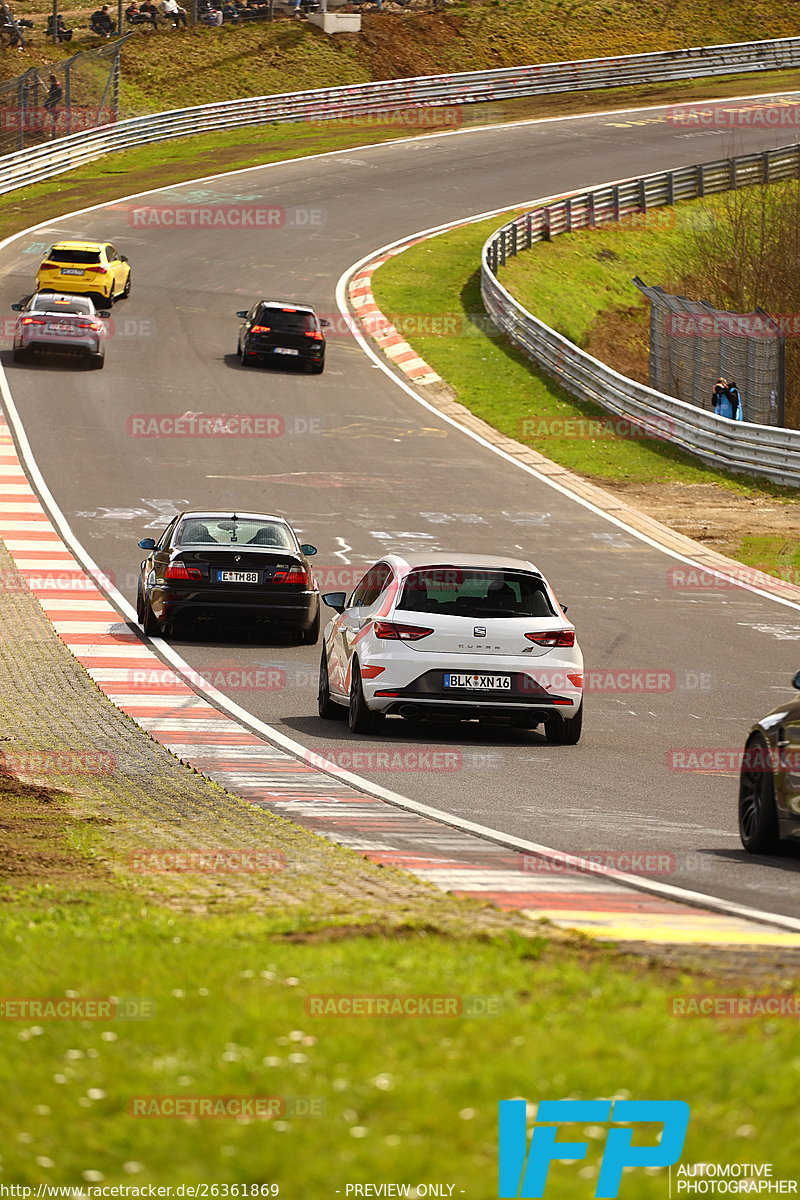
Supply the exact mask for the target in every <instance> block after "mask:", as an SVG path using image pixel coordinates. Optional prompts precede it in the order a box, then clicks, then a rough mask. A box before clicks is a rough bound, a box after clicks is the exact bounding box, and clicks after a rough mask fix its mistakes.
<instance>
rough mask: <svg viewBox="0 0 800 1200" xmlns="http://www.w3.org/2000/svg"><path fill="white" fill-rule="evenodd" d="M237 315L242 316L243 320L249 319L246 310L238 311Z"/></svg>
mask: <svg viewBox="0 0 800 1200" xmlns="http://www.w3.org/2000/svg"><path fill="white" fill-rule="evenodd" d="M236 315H237V317H241V319H242V320H243V321H245V320H246V319H247V313H246V312H238V313H237V314H236Z"/></svg>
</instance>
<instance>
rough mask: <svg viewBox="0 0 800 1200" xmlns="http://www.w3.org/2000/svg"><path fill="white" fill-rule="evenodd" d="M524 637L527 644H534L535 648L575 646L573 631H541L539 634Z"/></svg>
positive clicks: (527, 634)
mask: <svg viewBox="0 0 800 1200" xmlns="http://www.w3.org/2000/svg"><path fill="white" fill-rule="evenodd" d="M525 637H526V638H527V639H528V641H529V642H535V643H536V645H537V646H574V645H575V630H574V629H551V630H542V631H541V632H540V633H526V634H525Z"/></svg>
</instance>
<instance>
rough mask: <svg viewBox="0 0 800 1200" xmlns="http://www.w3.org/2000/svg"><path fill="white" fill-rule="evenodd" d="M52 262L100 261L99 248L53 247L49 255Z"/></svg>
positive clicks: (84, 262) (85, 262)
mask: <svg viewBox="0 0 800 1200" xmlns="http://www.w3.org/2000/svg"><path fill="white" fill-rule="evenodd" d="M47 257H48V258H49V259H50V262H57V263H80V264H82V265H86V264H87V263H99V262H100V251H99V250H56V249H55V248H53V249H52V250H51V251H50V253H49V254H48V256H47Z"/></svg>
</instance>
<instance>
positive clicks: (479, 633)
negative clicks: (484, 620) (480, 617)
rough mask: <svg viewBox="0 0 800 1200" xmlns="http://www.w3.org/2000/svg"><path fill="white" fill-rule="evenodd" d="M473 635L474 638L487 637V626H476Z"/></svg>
mask: <svg viewBox="0 0 800 1200" xmlns="http://www.w3.org/2000/svg"><path fill="white" fill-rule="evenodd" d="M472 633H473V636H474V637H486V626H485V625H476V626H475V628H474V629H473V631H472Z"/></svg>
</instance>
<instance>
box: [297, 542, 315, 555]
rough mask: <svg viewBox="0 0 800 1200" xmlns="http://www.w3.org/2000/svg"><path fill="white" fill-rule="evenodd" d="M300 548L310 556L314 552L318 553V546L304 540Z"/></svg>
mask: <svg viewBox="0 0 800 1200" xmlns="http://www.w3.org/2000/svg"><path fill="white" fill-rule="evenodd" d="M300 549H301V550H302V551H303V554H305V555H307V556H308V557H309V558H310V557H311V555H312V554H316V553H317V547H316V546H311V545H309V543H308V542H304V544H303V545H302V546H301V547H300Z"/></svg>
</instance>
